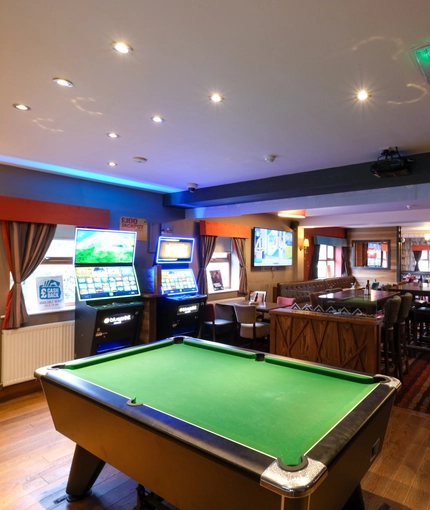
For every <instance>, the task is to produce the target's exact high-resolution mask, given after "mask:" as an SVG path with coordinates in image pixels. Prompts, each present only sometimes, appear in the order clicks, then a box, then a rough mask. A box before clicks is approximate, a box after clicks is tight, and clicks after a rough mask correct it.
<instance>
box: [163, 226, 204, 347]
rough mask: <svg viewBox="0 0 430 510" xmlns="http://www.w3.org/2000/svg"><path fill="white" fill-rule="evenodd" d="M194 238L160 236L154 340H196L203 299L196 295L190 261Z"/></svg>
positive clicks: (195, 284) (195, 283)
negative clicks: (159, 274) (178, 337)
mask: <svg viewBox="0 0 430 510" xmlns="http://www.w3.org/2000/svg"><path fill="white" fill-rule="evenodd" d="M193 252H194V239H193V238H185V237H163V236H160V237H159V239H158V243H157V249H156V257H155V263H156V265H158V266H161V294H162V296H161V298H160V299H159V300H158V303H157V333H156V335H157V339H158V340H160V339H163V338H167V337H170V336H177V335H187V336H192V337H197V336H198V333H199V330H200V325H201V321H202V316H203V309H204V305H205V304H206V300H207V296H206V295H205V294H199V291H198V287H197V282H196V278H195V275H194V271H193V270H192V269H191V268H190V267H189V264H191V262H192V260H193Z"/></svg>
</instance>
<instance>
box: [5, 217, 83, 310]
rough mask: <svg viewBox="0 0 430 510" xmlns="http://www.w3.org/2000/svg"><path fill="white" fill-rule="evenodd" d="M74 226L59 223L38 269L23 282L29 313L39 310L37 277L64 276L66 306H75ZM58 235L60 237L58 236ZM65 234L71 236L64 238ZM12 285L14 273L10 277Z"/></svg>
mask: <svg viewBox="0 0 430 510" xmlns="http://www.w3.org/2000/svg"><path fill="white" fill-rule="evenodd" d="M74 232H75V228H74V227H66V226H62V225H59V226H58V227H57V232H56V237H54V239H53V240H52V242H51V245H50V247H49V249H48V251H47V253H46V255H45V258H44V259H43V261H42V263H41V264H40V265H39V267H37V268H36V270H35V271H34V272H33V273H32V274H31V275H30V276H29V277H28V278H27V279H26V280H25V281H24V282H23V284H22V291H23V294H24V299H25V305H26V307H27V311H28V313H30V314H31V313H35V312H37V311H38V310H39V308H38V298H37V286H36V278H37V277H47V278H49V277H53V276H62V277H63V291H64V306H65V307H70V306H75V275H74V266H73V254H74V249H75V243H74ZM57 236H58V237H57ZM65 236H67V237H69V238H68V239H67V238H64V237H65ZM10 281H11V286H12V283H13V281H12V275H11V277H10Z"/></svg>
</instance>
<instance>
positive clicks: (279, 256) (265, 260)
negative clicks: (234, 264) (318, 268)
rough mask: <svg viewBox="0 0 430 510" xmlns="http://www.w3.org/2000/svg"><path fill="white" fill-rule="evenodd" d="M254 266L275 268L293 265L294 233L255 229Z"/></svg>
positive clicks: (253, 240)
mask: <svg viewBox="0 0 430 510" xmlns="http://www.w3.org/2000/svg"><path fill="white" fill-rule="evenodd" d="M252 247H253V252H252V265H253V266H254V267H275V266H292V265H293V233H292V232H287V231H285V230H275V229H272V228H260V227H255V228H254V230H253V235H252Z"/></svg>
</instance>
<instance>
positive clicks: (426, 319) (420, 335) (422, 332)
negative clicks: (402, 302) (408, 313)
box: [412, 306, 430, 345]
mask: <svg viewBox="0 0 430 510" xmlns="http://www.w3.org/2000/svg"><path fill="white" fill-rule="evenodd" d="M429 325H430V308H429V307H426V306H420V307H415V309H414V310H413V312H412V343H413V344H414V345H419V344H421V343H426V342H429V341H430V337H429V336H428V332H429Z"/></svg>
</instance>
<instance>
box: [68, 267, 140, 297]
mask: <svg viewBox="0 0 430 510" xmlns="http://www.w3.org/2000/svg"><path fill="white" fill-rule="evenodd" d="M75 277H76V287H77V290H78V298H79V300H80V301H90V300H94V299H109V298H113V297H124V296H138V295H140V290H139V285H138V282H137V278H136V272H135V270H134V266H93V267H89V266H87V267H84V266H76V267H75Z"/></svg>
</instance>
